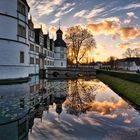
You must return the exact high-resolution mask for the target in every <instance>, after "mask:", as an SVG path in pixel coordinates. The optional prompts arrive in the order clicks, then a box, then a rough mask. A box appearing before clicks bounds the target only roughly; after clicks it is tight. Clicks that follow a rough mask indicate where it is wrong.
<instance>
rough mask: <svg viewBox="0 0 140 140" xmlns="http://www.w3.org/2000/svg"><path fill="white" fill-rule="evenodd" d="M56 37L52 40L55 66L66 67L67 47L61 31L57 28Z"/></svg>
mask: <svg viewBox="0 0 140 140" xmlns="http://www.w3.org/2000/svg"><path fill="white" fill-rule="evenodd" d="M56 34H57V38H56V40H55V42H54V46H55V60H54V62H55V67H59V68H66V67H67V47H66V43H65V42H64V40H63V32H62V31H61V29H60V28H59V29H58V30H57V32H56Z"/></svg>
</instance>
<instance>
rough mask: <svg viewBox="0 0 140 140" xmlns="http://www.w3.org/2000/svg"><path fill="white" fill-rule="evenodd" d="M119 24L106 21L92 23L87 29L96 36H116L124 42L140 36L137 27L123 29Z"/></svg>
mask: <svg viewBox="0 0 140 140" xmlns="http://www.w3.org/2000/svg"><path fill="white" fill-rule="evenodd" d="M118 25H119V24H118V22H114V21H107V20H104V21H102V22H99V23H91V24H88V25H87V28H88V29H89V30H90V31H91V32H92V33H93V34H94V35H101V34H103V35H113V36H114V35H116V36H119V37H120V39H122V40H129V39H135V38H137V37H139V36H140V29H138V28H136V27H121V26H120V25H119V26H118Z"/></svg>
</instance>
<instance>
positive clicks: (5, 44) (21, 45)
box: [0, 0, 29, 79]
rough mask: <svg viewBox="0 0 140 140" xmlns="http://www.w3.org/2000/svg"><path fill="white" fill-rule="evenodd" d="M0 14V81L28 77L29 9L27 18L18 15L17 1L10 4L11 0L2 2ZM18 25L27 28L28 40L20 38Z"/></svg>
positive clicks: (0, 1)
mask: <svg viewBox="0 0 140 140" xmlns="http://www.w3.org/2000/svg"><path fill="white" fill-rule="evenodd" d="M26 8H27V7H26ZM0 13H1V14H0V79H15V78H24V77H28V75H29V71H28V67H29V47H28V26H27V21H28V20H27V15H28V12H27V9H26V16H23V15H21V14H18V13H17V0H10V3H9V0H0ZM3 14H5V15H3ZM18 18H19V19H21V20H23V21H21V20H18ZM18 24H20V25H23V26H24V27H25V28H26V38H22V37H19V38H18V36H17V35H18V30H17V29H18ZM21 51H22V52H24V63H20V52H21Z"/></svg>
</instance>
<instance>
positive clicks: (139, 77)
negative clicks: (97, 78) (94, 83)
mask: <svg viewBox="0 0 140 140" xmlns="http://www.w3.org/2000/svg"><path fill="white" fill-rule="evenodd" d="M100 73H101V74H107V75H110V76H114V77H118V78H121V79H124V80H128V81H132V82H136V83H140V74H138V73H129V72H122V71H113V70H109V71H107V70H102V69H101V70H97V71H96V74H97V75H98V74H100Z"/></svg>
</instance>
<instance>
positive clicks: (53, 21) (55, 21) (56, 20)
mask: <svg viewBox="0 0 140 140" xmlns="http://www.w3.org/2000/svg"><path fill="white" fill-rule="evenodd" d="M59 20H60V18H56V19H54V20H52V21H51V22H50V23H57V22H58V21H59Z"/></svg>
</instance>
